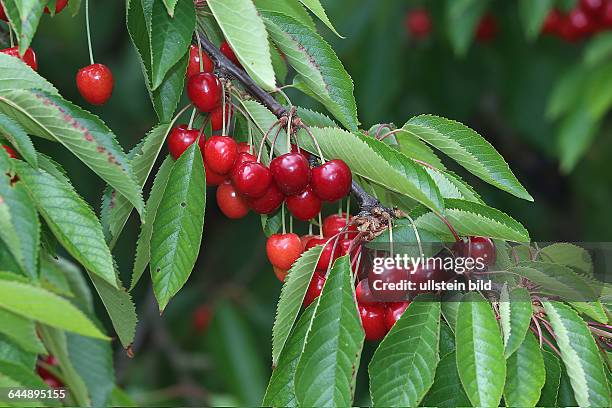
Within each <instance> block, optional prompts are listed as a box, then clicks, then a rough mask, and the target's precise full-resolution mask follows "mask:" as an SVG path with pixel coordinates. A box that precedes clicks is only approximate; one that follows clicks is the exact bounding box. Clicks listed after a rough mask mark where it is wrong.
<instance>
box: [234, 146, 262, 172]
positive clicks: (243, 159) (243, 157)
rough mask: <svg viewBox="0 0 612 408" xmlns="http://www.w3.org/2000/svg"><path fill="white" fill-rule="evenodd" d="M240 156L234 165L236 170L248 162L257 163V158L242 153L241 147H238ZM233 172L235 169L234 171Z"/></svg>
mask: <svg viewBox="0 0 612 408" xmlns="http://www.w3.org/2000/svg"><path fill="white" fill-rule="evenodd" d="M238 152H239V153H238V156H237V157H236V162H235V163H234V168H238V166H240V165H241V164H242V163H248V162H256V161H257V157H255V156H253V155H252V154H251V153H245V152H240V147H238ZM232 171H233V169H232Z"/></svg>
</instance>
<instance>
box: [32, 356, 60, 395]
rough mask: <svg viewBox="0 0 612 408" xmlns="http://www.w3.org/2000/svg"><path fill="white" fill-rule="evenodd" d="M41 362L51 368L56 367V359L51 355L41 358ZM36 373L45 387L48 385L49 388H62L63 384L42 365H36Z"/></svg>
mask: <svg viewBox="0 0 612 408" xmlns="http://www.w3.org/2000/svg"><path fill="white" fill-rule="evenodd" d="M42 362H44V363H45V364H47V365H49V366H52V367H56V366H57V365H58V361H57V359H56V358H55V357H54V356H52V355H48V356H47V357H45V358H43V359H42ZM36 373H37V374H38V375H39V376H40V378H41V379H42V380H43V381H44V382H45V383H46V384H47V385H49V387H52V388H60V387H63V386H64V384H63V383H62V382H61V381H60V380H59V379H58V378H57V377H55V376H54V375H53V374H52V373H51V372H50V371H48V370H47V369H46V368H44V367H43V366H42V365H39V364H37V365H36Z"/></svg>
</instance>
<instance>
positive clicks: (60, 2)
mask: <svg viewBox="0 0 612 408" xmlns="http://www.w3.org/2000/svg"><path fill="white" fill-rule="evenodd" d="M67 4H68V0H57V1H56V2H55V14H57V13H59V12H60V11H62V10H63V9H64V7H66V5H67ZM45 13H47V14H51V10H49V7H45Z"/></svg>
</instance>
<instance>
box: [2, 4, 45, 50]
mask: <svg viewBox="0 0 612 408" xmlns="http://www.w3.org/2000/svg"><path fill="white" fill-rule="evenodd" d="M46 3H47V1H46V0H3V4H4V11H5V13H6V15H7V17H8V18H9V21H10V22H11V27H12V28H13V30H15V33H16V34H17V41H18V42H19V52H20V53H21V54H22V55H23V53H24V52H26V50H27V49H28V47H29V46H30V43H31V42H32V38H33V37H34V34H35V33H36V29H37V28H38V22H39V21H40V17H41V16H42V14H43V8H44V6H45V5H46Z"/></svg>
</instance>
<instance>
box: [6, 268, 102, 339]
mask: <svg viewBox="0 0 612 408" xmlns="http://www.w3.org/2000/svg"><path fill="white" fill-rule="evenodd" d="M0 307H1V308H4V309H6V310H9V311H11V312H13V313H15V314H18V315H20V316H23V317H26V318H28V319H32V320H36V321H38V322H41V323H44V324H47V325H49V326H53V327H57V328H60V329H63V330H68V331H72V332H75V333H78V334H82V335H84V336H90V337H95V338H98V339H107V337H106V336H104V334H102V332H101V331H100V329H98V328H97V327H96V326H95V325H94V324H93V323H92V322H91V321H90V320H89V319H88V318H87V317H86V316H85V315H84V314H83V313H82V312H81V311H80V310H79V309H77V308H76V307H74V306H73V305H72V303H70V302H68V301H67V300H65V299H64V298H61V297H59V296H57V295H55V294H53V293H51V292H49V291H47V290H44V289H42V288H38V287H36V286H32V285H29V284H26V283H22V282H15V281H10V280H6V279H2V278H1V277H0Z"/></svg>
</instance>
